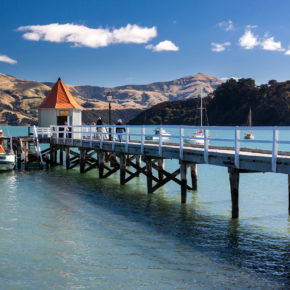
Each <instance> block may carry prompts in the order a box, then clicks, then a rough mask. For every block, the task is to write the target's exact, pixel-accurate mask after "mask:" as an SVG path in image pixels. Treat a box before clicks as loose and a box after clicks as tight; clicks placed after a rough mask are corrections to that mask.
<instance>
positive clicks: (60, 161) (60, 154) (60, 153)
mask: <svg viewBox="0 0 290 290" xmlns="http://www.w3.org/2000/svg"><path fill="white" fill-rule="evenodd" d="M59 165H61V166H63V146H60V148H59Z"/></svg>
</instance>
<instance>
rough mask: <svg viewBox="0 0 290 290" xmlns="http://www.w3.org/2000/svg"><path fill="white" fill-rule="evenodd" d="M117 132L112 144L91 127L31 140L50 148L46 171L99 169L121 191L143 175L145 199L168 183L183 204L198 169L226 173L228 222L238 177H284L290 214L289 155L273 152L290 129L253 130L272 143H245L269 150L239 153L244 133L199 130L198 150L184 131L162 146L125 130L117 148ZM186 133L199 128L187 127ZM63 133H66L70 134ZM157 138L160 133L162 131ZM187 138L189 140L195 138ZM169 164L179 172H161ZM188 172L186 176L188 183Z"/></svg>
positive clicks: (60, 129)
mask: <svg viewBox="0 0 290 290" xmlns="http://www.w3.org/2000/svg"><path fill="white" fill-rule="evenodd" d="M106 127H108V126H106ZM117 127H118V126H111V132H112V133H111V138H108V133H102V132H98V131H97V128H96V126H71V127H69V128H68V127H67V126H51V127H50V128H36V129H35V130H34V138H35V139H36V140H39V143H44V144H48V145H49V148H48V149H46V150H45V151H42V152H41V154H40V155H41V158H42V162H45V164H46V167H49V166H54V165H63V164H64V160H65V166H66V168H67V169H72V168H74V167H76V166H79V168H80V173H82V174H83V173H86V172H88V171H90V170H92V169H96V168H98V172H99V178H107V177H109V176H111V175H112V174H113V173H115V172H117V171H119V172H120V184H122V185H124V184H126V183H128V182H129V181H131V180H132V179H133V178H135V177H138V176H140V174H143V175H145V176H146V180H147V191H148V193H150V194H151V193H153V192H155V191H156V190H157V189H159V188H160V187H161V186H163V185H165V184H166V183H168V182H170V181H173V182H175V183H177V184H178V185H179V186H180V189H181V202H182V203H186V196H187V191H188V190H197V187H198V174H197V165H198V164H211V165H216V166H223V167H227V169H228V174H229V181H230V188H231V201H232V217H233V218H238V216H239V180H240V174H242V173H257V172H275V173H284V174H287V175H288V185H289V186H288V194H289V204H288V213H289V214H290V152H289V151H290V150H289V151H278V145H279V144H283V145H290V141H287V140H278V132H279V130H280V131H281V130H289V132H290V127H280V128H276V127H262V128H261V127H259V128H258V129H259V130H270V131H271V133H272V136H273V139H272V140H254V141H253V140H250V141H253V142H255V143H265V144H270V143H271V147H272V150H265V149H251V148H241V147H240V143H241V142H246V141H245V140H243V139H240V131H241V130H243V129H244V130H246V129H247V128H239V127H204V128H203V130H204V144H203V145H198V144H192V143H185V142H184V140H185V139H187V140H188V136H185V135H184V129H188V127H182V126H168V127H169V128H174V129H178V132H179V134H178V135H177V136H172V140H170V141H167V140H166V142H164V141H163V137H165V136H163V135H162V133H159V140H158V141H157V142H153V141H149V140H146V137H147V136H148V135H149V136H150V134H148V133H147V134H145V129H147V131H148V128H149V129H150V131H152V129H153V128H155V127H150V126H143V127H142V126H139V127H138V126H126V132H124V133H123V134H122V137H123V141H122V142H119V141H117V140H118V139H117V138H116V137H117V135H118V134H119V133H116V128H117ZM191 129H192V130H197V129H200V128H195V127H192V128H191ZM209 130H232V131H233V134H234V136H233V138H232V139H221V138H210V137H209V134H208V132H209ZM134 131H135V132H134ZM136 131H137V132H138V131H140V133H136ZM64 132H69V134H67V133H64ZM97 132H98V133H97ZM160 132H162V130H161V128H160ZM105 137H106V138H107V139H105ZM192 138H193V139H194V137H192ZM110 139H111V141H110ZM214 141H219V142H223V143H224V142H232V143H233V144H234V146H214V145H210V144H209V143H212V142H214ZM76 149H78V150H76ZM289 149H290V146H289ZM168 159H176V160H178V161H179V166H178V168H176V170H174V171H173V172H170V171H168V170H166V164H165V161H166V160H168ZM24 162H25V161H24ZM188 169H190V170H188ZM188 171H190V182H189V180H188V174H187V173H188Z"/></svg>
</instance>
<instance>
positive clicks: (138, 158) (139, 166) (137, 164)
mask: <svg viewBox="0 0 290 290" xmlns="http://www.w3.org/2000/svg"><path fill="white" fill-rule="evenodd" d="M136 166H137V168H141V155H136ZM136 176H138V177H139V176H140V171H139V170H138V173H137V175H136Z"/></svg>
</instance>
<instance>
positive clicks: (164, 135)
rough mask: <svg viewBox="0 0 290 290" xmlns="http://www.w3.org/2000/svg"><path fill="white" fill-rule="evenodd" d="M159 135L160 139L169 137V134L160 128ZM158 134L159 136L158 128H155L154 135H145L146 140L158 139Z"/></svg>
mask: <svg viewBox="0 0 290 290" xmlns="http://www.w3.org/2000/svg"><path fill="white" fill-rule="evenodd" d="M161 135H162V140H169V139H171V134H170V133H169V132H167V131H165V130H164V129H161ZM159 136H160V128H156V129H155V130H154V135H150V136H146V137H145V139H146V140H150V141H159Z"/></svg>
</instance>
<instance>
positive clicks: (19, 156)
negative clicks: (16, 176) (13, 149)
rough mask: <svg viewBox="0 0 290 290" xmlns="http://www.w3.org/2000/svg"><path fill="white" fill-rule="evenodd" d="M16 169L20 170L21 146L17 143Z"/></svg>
mask: <svg viewBox="0 0 290 290" xmlns="http://www.w3.org/2000/svg"><path fill="white" fill-rule="evenodd" d="M17 168H18V169H21V144H20V141H18V142H17Z"/></svg>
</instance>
